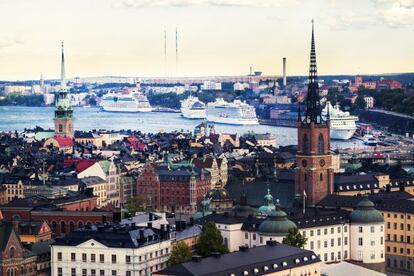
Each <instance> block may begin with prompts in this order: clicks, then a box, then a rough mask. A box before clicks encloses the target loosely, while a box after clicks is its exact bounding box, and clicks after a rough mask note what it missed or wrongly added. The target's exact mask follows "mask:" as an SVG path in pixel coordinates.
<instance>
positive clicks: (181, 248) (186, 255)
mask: <svg viewBox="0 0 414 276" xmlns="http://www.w3.org/2000/svg"><path fill="white" fill-rule="evenodd" d="M191 256H192V252H191V249H190V247H188V245H187V244H186V243H185V242H183V241H179V242H177V243H176V244H175V245H174V247H173V249H172V251H171V257H170V259H169V260H168V265H176V264H180V263H184V262H188V261H191Z"/></svg>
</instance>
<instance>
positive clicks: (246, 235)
mask: <svg viewBox="0 0 414 276" xmlns="http://www.w3.org/2000/svg"><path fill="white" fill-rule="evenodd" d="M248 238H249V233H247V232H246V233H244V239H246V240H247V239H248Z"/></svg>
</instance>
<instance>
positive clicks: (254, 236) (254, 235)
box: [253, 233, 256, 241]
mask: <svg viewBox="0 0 414 276" xmlns="http://www.w3.org/2000/svg"><path fill="white" fill-rule="evenodd" d="M253 240H254V241H255V240H256V233H253Z"/></svg>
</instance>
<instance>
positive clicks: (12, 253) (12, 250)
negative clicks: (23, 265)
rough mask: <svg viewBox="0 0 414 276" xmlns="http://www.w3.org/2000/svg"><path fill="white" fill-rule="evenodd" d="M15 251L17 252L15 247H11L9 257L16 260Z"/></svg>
mask: <svg viewBox="0 0 414 276" xmlns="http://www.w3.org/2000/svg"><path fill="white" fill-rule="evenodd" d="M14 251H15V249H14V247H13V246H10V249H9V256H10V258H14Z"/></svg>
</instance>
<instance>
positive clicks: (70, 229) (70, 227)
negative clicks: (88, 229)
mask: <svg viewBox="0 0 414 276" xmlns="http://www.w3.org/2000/svg"><path fill="white" fill-rule="evenodd" d="M69 231H70V232H73V231H75V223H74V222H73V221H70V222H69Z"/></svg>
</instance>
